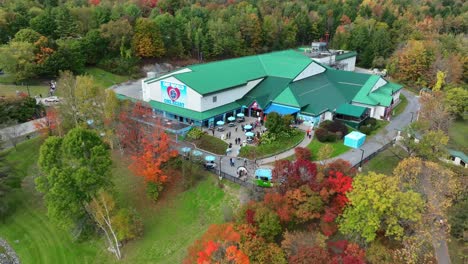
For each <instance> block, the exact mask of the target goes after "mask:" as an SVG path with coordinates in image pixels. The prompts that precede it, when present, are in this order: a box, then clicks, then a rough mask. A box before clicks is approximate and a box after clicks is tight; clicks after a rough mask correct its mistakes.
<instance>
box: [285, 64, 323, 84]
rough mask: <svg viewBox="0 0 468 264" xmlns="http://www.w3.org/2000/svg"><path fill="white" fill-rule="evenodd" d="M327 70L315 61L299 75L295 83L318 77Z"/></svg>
mask: <svg viewBox="0 0 468 264" xmlns="http://www.w3.org/2000/svg"><path fill="white" fill-rule="evenodd" d="M325 70H326V69H325V68H324V67H322V66H320V65H318V64H317V63H315V61H312V62H311V63H310V64H309V65H308V66H307V67H306V68H305V69H304V70H303V71H302V72H301V73H300V74H299V75H297V77H296V78H295V79H294V80H293V82H295V81H299V80H302V79H305V78H307V77H310V76H314V75H317V74H319V73H322V72H324V71H325Z"/></svg>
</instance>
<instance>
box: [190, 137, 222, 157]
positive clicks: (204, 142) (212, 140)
mask: <svg viewBox="0 0 468 264" xmlns="http://www.w3.org/2000/svg"><path fill="white" fill-rule="evenodd" d="M187 141H189V142H192V143H194V144H195V145H197V147H198V148H200V149H203V150H206V151H209V152H211V153H214V154H219V155H224V154H226V149H227V148H228V144H227V143H226V142H224V141H223V140H221V139H219V138H217V137H213V136H210V135H208V134H203V135H202V136H201V137H200V138H199V139H195V140H193V139H189V138H188V137H187Z"/></svg>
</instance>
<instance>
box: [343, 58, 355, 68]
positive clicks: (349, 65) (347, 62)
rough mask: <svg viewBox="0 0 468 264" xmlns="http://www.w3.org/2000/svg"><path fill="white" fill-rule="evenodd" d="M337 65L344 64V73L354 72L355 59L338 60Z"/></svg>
mask: <svg viewBox="0 0 468 264" xmlns="http://www.w3.org/2000/svg"><path fill="white" fill-rule="evenodd" d="M339 63H343V64H345V67H344V69H343V70H345V71H354V70H355V69H356V57H351V58H347V59H344V60H340V61H339Z"/></svg>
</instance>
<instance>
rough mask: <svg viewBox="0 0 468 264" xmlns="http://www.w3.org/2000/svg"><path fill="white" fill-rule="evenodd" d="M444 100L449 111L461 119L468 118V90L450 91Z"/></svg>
mask: <svg viewBox="0 0 468 264" xmlns="http://www.w3.org/2000/svg"><path fill="white" fill-rule="evenodd" d="M444 99H445V107H446V108H447V111H449V112H450V113H452V114H453V115H455V116H456V117H457V118H460V119H466V118H467V117H468V90H466V89H464V88H462V87H455V88H451V89H448V90H447V91H446V92H445V98H444Z"/></svg>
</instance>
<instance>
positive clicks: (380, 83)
mask: <svg viewBox="0 0 468 264" xmlns="http://www.w3.org/2000/svg"><path fill="white" fill-rule="evenodd" d="M385 84H387V81H386V80H384V78H382V77H380V79H379V80H378V81H377V82H376V83H375V84H374V87H372V90H371V92H373V91H375V90H377V89H379V88H380V87H382V86H384V85H385Z"/></svg>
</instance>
